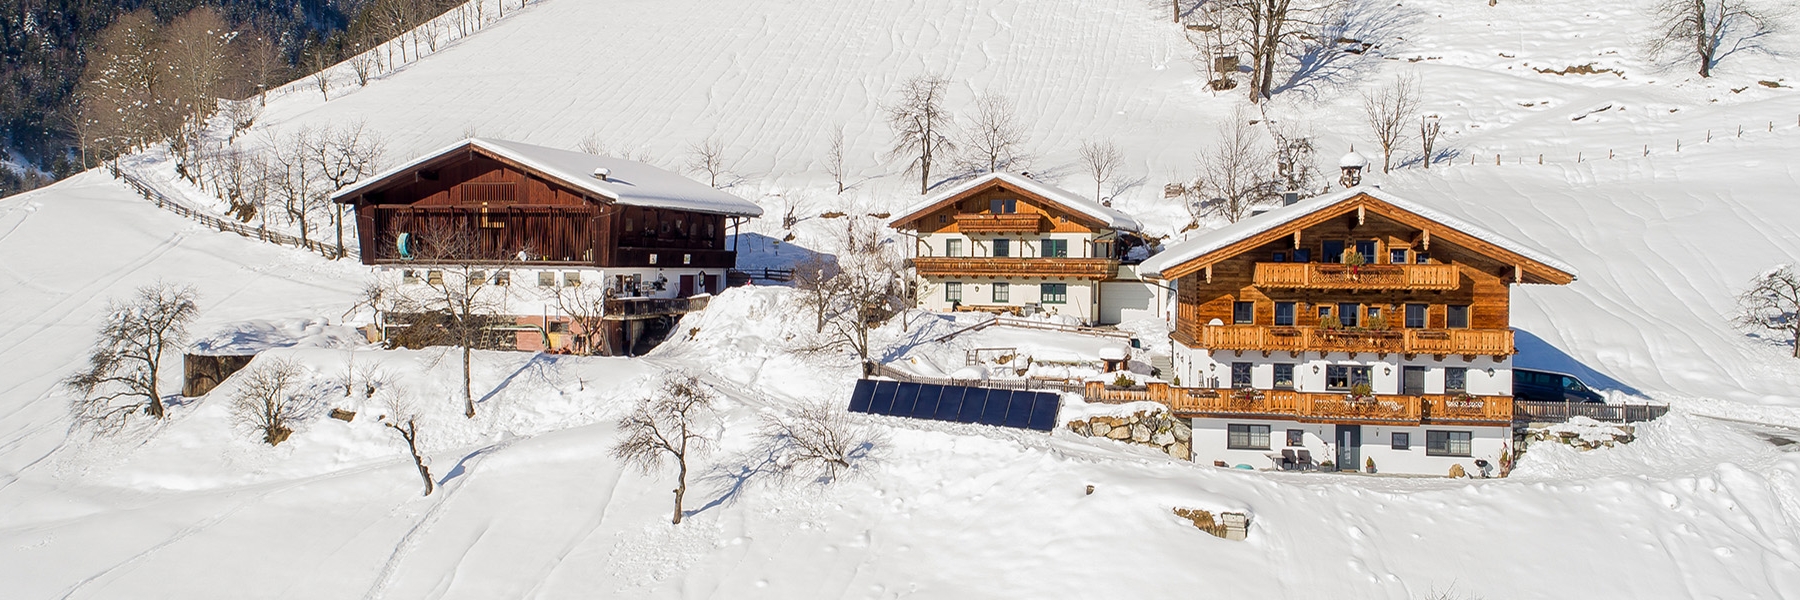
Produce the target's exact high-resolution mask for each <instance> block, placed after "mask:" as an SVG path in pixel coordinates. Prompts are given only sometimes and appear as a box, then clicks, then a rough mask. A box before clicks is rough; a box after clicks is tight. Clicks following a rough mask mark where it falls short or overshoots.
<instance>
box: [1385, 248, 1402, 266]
mask: <svg viewBox="0 0 1800 600" xmlns="http://www.w3.org/2000/svg"><path fill="white" fill-rule="evenodd" d="M1388 262H1390V263H1394V264H1396V265H1404V264H1406V249H1405V248H1401V249H1398V250H1389V251H1388Z"/></svg>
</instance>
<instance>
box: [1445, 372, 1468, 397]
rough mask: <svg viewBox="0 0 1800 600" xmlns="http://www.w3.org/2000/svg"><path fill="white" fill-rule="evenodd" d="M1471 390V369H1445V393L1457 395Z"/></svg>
mask: <svg viewBox="0 0 1800 600" xmlns="http://www.w3.org/2000/svg"><path fill="white" fill-rule="evenodd" d="M1468 389H1469V369H1468V368H1466V367H1444V393H1446V394H1457V393H1462V392H1466V391H1468Z"/></svg>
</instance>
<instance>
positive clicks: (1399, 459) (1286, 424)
mask: <svg viewBox="0 0 1800 600" xmlns="http://www.w3.org/2000/svg"><path fill="white" fill-rule="evenodd" d="M1191 422H1192V425H1193V429H1194V436H1193V453H1194V454H1193V456H1194V462H1196V463H1200V464H1203V465H1210V464H1213V463H1214V461H1224V462H1225V464H1226V465H1227V466H1237V465H1250V467H1251V468H1255V469H1270V468H1275V462H1274V461H1273V460H1271V459H1270V458H1269V456H1267V455H1269V454H1277V455H1278V454H1280V453H1281V451H1282V450H1284V449H1293V450H1299V449H1305V450H1307V451H1309V452H1311V453H1312V457H1313V462H1315V463H1320V462H1324V461H1326V460H1333V461H1335V460H1336V458H1337V450H1336V446H1335V444H1334V438H1335V437H1336V435H1337V426H1335V425H1330V424H1321V423H1301V422H1298V421H1286V420H1264V419H1192V420H1191ZM1230 424H1247V425H1267V426H1269V449H1267V450H1232V449H1229V448H1227V441H1228V439H1227V438H1228V431H1229V429H1228V427H1227V426H1228V425H1230ZM1361 427H1362V445H1361V447H1360V448H1361V458H1360V459H1359V460H1364V459H1370V458H1373V459H1375V468H1376V470H1377V471H1378V472H1381V473H1395V474H1413V475H1447V474H1449V472H1450V467H1451V465H1459V464H1460V465H1462V467H1463V470H1464V471H1465V472H1467V473H1469V474H1471V475H1473V474H1476V473H1479V472H1480V469H1478V468H1476V466H1475V459H1486V460H1487V461H1488V463H1489V465H1491V467H1492V469H1493V473H1494V474H1496V475H1497V474H1498V473H1499V471H1498V470H1499V468H1500V456H1501V454H1502V453H1503V452H1504V451H1505V450H1506V449H1507V448H1508V447H1509V446H1510V445H1511V443H1512V429H1511V428H1510V427H1506V426H1499V427H1452V426H1437V425H1423V426H1414V427H1393V426H1386V425H1363V426H1361ZM1289 429H1299V430H1302V431H1304V432H1305V433H1304V439H1305V441H1304V443H1303V444H1302V445H1301V446H1298V447H1290V446H1288V445H1287V431H1288V430H1289ZM1427 431H1467V432H1470V433H1471V434H1473V435H1472V437H1473V439H1472V440H1471V442H1470V452H1469V456H1429V455H1427V454H1426V450H1425V439H1426V432H1427ZM1395 432H1401V433H1406V434H1408V435H1409V436H1410V437H1411V440H1410V447H1409V448H1408V449H1406V450H1396V449H1394V448H1393V447H1392V446H1393V434H1394V433H1395ZM1356 467H1357V470H1362V468H1363V467H1364V465H1363V464H1358V465H1356Z"/></svg>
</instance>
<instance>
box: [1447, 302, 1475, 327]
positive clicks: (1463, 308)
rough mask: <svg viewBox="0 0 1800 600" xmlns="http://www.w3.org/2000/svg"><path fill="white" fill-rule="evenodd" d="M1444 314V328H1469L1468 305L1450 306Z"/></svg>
mask: <svg viewBox="0 0 1800 600" xmlns="http://www.w3.org/2000/svg"><path fill="white" fill-rule="evenodd" d="M1446 308H1448V310H1447V311H1445V312H1444V326H1445V327H1449V328H1451V329H1468V328H1469V305H1467V304H1452V305H1450V306H1448V307H1446Z"/></svg>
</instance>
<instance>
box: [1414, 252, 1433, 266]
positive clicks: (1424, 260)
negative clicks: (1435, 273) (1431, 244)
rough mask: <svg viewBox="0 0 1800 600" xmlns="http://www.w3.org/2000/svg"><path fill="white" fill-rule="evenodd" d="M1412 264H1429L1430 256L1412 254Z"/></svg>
mask: <svg viewBox="0 0 1800 600" xmlns="http://www.w3.org/2000/svg"><path fill="white" fill-rule="evenodd" d="M1413 262H1414V263H1418V264H1421V265H1423V264H1429V263H1430V262H1431V255H1429V254H1426V253H1424V252H1414V253H1413Z"/></svg>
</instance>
